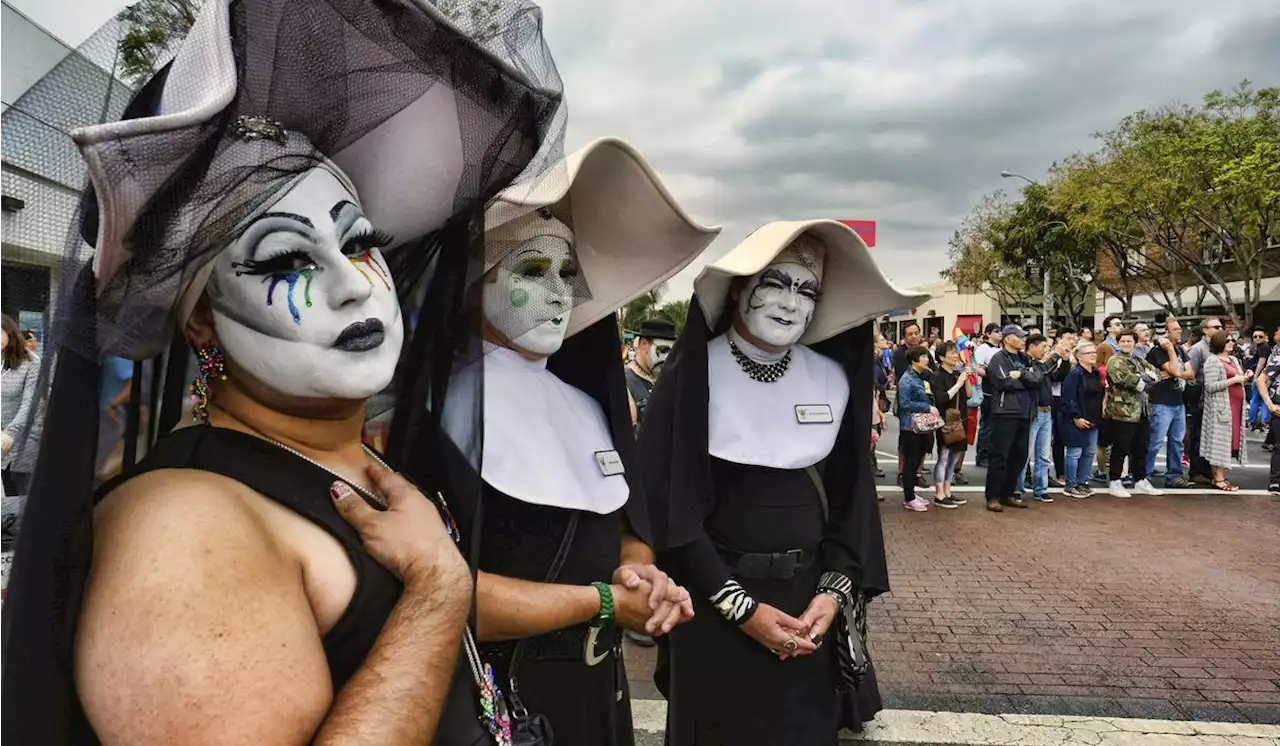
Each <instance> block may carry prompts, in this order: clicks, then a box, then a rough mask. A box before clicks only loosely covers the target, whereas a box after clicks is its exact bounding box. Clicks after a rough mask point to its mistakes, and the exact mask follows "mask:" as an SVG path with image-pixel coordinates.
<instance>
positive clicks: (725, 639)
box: [639, 220, 922, 746]
mask: <svg viewBox="0 0 1280 746" xmlns="http://www.w3.org/2000/svg"><path fill="white" fill-rule="evenodd" d="M920 300H922V299H921V298H919V297H913V296H909V295H905V294H903V293H902V292H900V291H898V290H897V289H895V288H894V287H893V286H892V285H891V284H890V283H889V282H888V281H887V280H886V279H885V277H884V275H883V274H881V272H880V270H879V269H878V268H877V267H876V265H875V262H874V261H873V260H872V258H871V255H870V253H869V252H868V250H867V247H866V245H865V244H864V243H863V242H862V239H861V238H859V237H858V235H857V234H856V233H854V232H853V231H852V230H850V229H849V228H848V227H846V226H844V225H843V224H841V223H838V222H835V221H831V220H809V221H800V222H775V223H769V224H767V225H764V226H763V227H761V228H759V229H757V230H756V231H755V232H754V233H752V234H751V235H750V236H748V237H747V238H746V239H745V240H743V242H742V243H740V244H739V245H738V246H737V247H735V248H734V249H733V250H732V251H730V252H729V253H728V254H726V255H725V256H724V257H723V258H721V259H719V260H718V261H716V262H714V263H712V264H711V265H709V266H708V267H707V268H706V269H705V270H704V271H703V272H702V274H701V275H700V276H699V277H698V279H697V281H696V282H695V284H694V301H693V302H692V303H691V304H690V313H689V320H688V323H687V324H686V326H685V329H684V332H683V333H682V334H681V336H680V339H679V340H678V341H677V342H676V345H675V348H674V350H673V351H672V354H671V355H670V357H669V358H668V359H667V362H666V364H665V366H664V367H663V373H662V376H661V378H659V379H658V384H657V386H656V387H655V388H654V391H653V394H652V396H651V397H650V400H649V408H648V411H647V413H646V419H645V424H644V427H643V428H641V431H640V442H639V449H640V467H641V481H642V482H643V483H644V485H645V495H646V497H647V498H648V502H649V517H650V521H651V526H652V531H653V536H654V541H655V549H656V550H657V552H658V564H659V566H661V567H662V568H663V569H664V570H666V571H667V572H669V573H671V576H672V577H673V578H675V579H676V580H678V581H679V582H681V583H684V584H686V585H687V587H688V588H689V589H690V591H691V592H692V594H693V601H694V609H695V616H694V619H693V620H692V621H691V622H690V623H689V624H686V625H683V626H681V627H679V628H678V629H676V630H674V631H673V632H672V633H671V634H670V635H669V639H668V641H667V648H668V657H667V660H666V661H665V662H664V664H663V665H662V667H661V668H662V670H660V672H659V674H658V675H657V676H658V679H659V681H658V683H659V686H660V688H663V689H664V690H665V691H666V693H667V697H668V701H669V707H668V710H667V744H668V746H690V745H692V744H712V743H713V744H731V743H750V744H753V746H783V745H784V744H788V745H789V744H805V746H820V745H821V744H831V745H833V746H834V744H835V743H836V740H837V732H838V730H839V728H840V727H842V726H844V727H851V728H854V729H859V728H860V727H861V724H862V723H863V722H864V721H866V720H869V719H871V718H872V717H873V716H874V715H875V713H876V712H877V711H878V710H879V709H880V706H881V705H880V696H879V693H878V691H877V689H876V683H875V674H874V671H873V670H872V668H871V666H870V661H869V659H868V657H867V654H866V643H865V639H866V638H865V635H866V627H865V624H866V622H865V618H864V614H865V604H866V601H867V600H868V599H870V598H872V597H874V596H876V595H878V594H880V593H884V592H886V591H887V590H888V589H889V582H888V577H887V570H886V567H885V556H884V543H883V537H882V535H881V530H880V514H879V510H878V508H877V504H876V495H875V482H874V477H873V473H872V472H873V470H872V466H871V463H870V459H869V454H870V445H869V439H870V432H871V431H870V428H868V427H867V422H868V421H869V420H870V418H871V412H870V411H869V407H870V406H871V405H872V396H871V390H872V366H873V365H874V364H875V363H874V360H873V358H872V356H871V355H870V354H868V353H869V351H870V350H871V348H872V340H873V337H874V329H873V326H874V323H873V320H874V319H875V318H876V317H878V316H879V315H880V314H882V313H885V312H887V311H890V310H893V309H898V308H909V307H911V306H914V305H917V304H918V302H919V301H920ZM851 394H852V395H851Z"/></svg>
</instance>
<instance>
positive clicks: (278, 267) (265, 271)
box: [231, 249, 316, 276]
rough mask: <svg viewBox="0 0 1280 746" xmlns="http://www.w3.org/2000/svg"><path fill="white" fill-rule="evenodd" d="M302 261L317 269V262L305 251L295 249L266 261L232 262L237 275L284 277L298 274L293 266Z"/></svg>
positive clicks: (247, 260)
mask: <svg viewBox="0 0 1280 746" xmlns="http://www.w3.org/2000/svg"><path fill="white" fill-rule="evenodd" d="M296 259H301V260H303V261H305V262H306V263H307V264H308V265H309V266H311V267H313V268H314V267H315V266H316V265H315V260H314V259H312V258H311V255H310V254H308V253H307V252H305V251H300V250H298V249H294V250H293V251H286V252H285V253H283V254H276V255H275V256H272V257H268V258H266V259H259V260H256V261H255V260H253V259H246V260H244V261H243V262H232V263H231V267H232V268H233V269H235V270H236V274H237V275H254V276H257V275H283V274H288V273H290V272H296V271H297V270H298V268H296V267H294V266H293V261H294V260H296Z"/></svg>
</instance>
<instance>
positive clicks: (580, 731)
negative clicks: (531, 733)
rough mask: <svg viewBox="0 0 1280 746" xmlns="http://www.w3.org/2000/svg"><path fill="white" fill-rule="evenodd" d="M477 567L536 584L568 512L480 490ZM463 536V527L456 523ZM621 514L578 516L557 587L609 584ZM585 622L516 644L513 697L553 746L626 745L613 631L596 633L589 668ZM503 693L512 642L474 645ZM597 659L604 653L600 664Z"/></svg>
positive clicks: (622, 677) (617, 638) (626, 699)
mask: <svg viewBox="0 0 1280 746" xmlns="http://www.w3.org/2000/svg"><path fill="white" fill-rule="evenodd" d="M483 504H484V515H483V519H482V523H481V545H480V569H482V570H484V571H485V572H490V573H494V574H496V575H503V576H506V577H511V578H519V579H521V580H531V581H534V582H542V581H543V580H544V579H545V578H546V574H547V571H548V570H549V569H550V567H551V563H552V561H553V560H554V558H555V555H556V552H557V551H558V549H559V548H560V543H561V541H562V539H563V538H564V535H565V530H566V528H567V527H568V525H569V519H570V517H571V516H572V515H573V512H574V511H570V510H566V509H564V508H553V507H546V506H542V505H532V504H530V503H525V502H521V501H519V500H516V499H514V498H512V497H509V496H507V495H505V494H502V493H500V492H498V491H497V490H494V489H492V488H491V487H489V486H488V485H485V496H484V503H483ZM460 528H461V530H462V534H463V536H467V535H468V533H469V530H468V527H466V526H460ZM621 532H622V517H621V515H620V513H618V512H615V513H611V514H609V515H599V514H596V513H588V512H583V511H579V512H578V526H577V528H576V530H575V532H574V538H573V541H572V544H571V545H570V549H569V553H568V555H567V557H566V559H565V563H564V566H563V567H562V568H561V570H560V572H559V574H558V575H557V577H556V580H555V582H556V583H563V584H568V585H588V584H590V583H592V582H594V581H603V582H606V583H607V582H609V581H610V578H611V577H612V574H613V571H614V569H615V568H616V567H617V565H618V556H619V552H620V548H621V545H622V533H621ZM588 634H589V625H587V624H579V625H575V626H573V627H569V628H568V629H561V630H556V631H554V632H550V633H547V634H544V635H538V636H537V637H531V638H528V639H526V640H525V641H524V642H523V646H522V653H521V659H520V662H519V664H518V666H517V669H516V672H515V674H516V675H515V678H516V681H517V683H518V685H519V688H520V692H519V694H520V699H521V700H522V701H523V702H524V705H525V707H526V708H527V709H528V710H529V712H531V713H537V714H539V715H542V716H544V717H546V718H547V720H548V721H550V723H551V727H552V729H553V732H554V736H555V744H556V746H631V744H633V743H634V738H633V735H632V724H631V699H630V695H629V693H628V690H627V686H626V682H627V675H626V670H625V668H624V666H623V661H622V655H621V650H622V647H621V635H620V634H618V632H617V630H616V628H613V627H609V628H605V629H603V630H601V632H600V633H599V634H598V636H597V639H596V640H595V641H594V645H593V648H594V650H593V652H592V655H591V656H590V657H591V659H592V660H593V661H596V662H595V664H594V665H589V664H588V662H587V660H588V656H587V653H586V643H587V637H588ZM479 647H480V655H481V657H482V658H483V659H484V660H485V661H486V662H487V663H489V664H490V665H492V666H493V669H494V673H495V674H496V675H497V677H498V681H499V682H500V683H501V685H502V688H503V690H504V691H506V690H507V688H508V681H509V678H510V677H509V674H510V664H511V659H512V654H513V652H514V650H515V647H516V641H514V640H510V641H503V642H486V643H481V644H480V646H479ZM600 656H604V657H603V658H602V659H601V658H600Z"/></svg>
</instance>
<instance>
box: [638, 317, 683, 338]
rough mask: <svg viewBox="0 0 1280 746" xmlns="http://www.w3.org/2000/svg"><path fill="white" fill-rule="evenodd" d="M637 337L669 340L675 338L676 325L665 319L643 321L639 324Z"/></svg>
mask: <svg viewBox="0 0 1280 746" xmlns="http://www.w3.org/2000/svg"><path fill="white" fill-rule="evenodd" d="M637 336H639V337H641V338H643V339H671V340H674V339H675V338H676V325H675V324H673V323H671V322H670V321H667V320H666V319H645V320H644V321H641V322H640V332H639V334H637Z"/></svg>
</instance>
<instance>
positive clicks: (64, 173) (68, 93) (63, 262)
mask: <svg viewBox="0 0 1280 746" xmlns="http://www.w3.org/2000/svg"><path fill="white" fill-rule="evenodd" d="M0 13H2V14H3V16H2V17H0V33H2V34H3V38H2V39H0V42H2V43H0V56H2V59H0V97H2V98H3V112H2V113H0V163H2V167H0V191H2V192H3V204H2V207H3V212H0V241H2V243H0V265H2V268H0V280H2V281H3V288H2V289H0V305H2V306H3V311H4V313H6V314H8V315H9V316H10V317H12V318H13V319H14V320H16V321H17V322H18V325H19V326H20V327H22V328H23V329H29V330H31V331H33V332H34V333H35V334H36V335H37V337H38V338H39V339H40V340H41V342H42V343H43V340H44V338H45V335H46V334H47V331H48V325H49V317H50V315H51V312H52V309H53V308H54V307H55V306H56V303H57V299H58V288H59V286H60V283H61V280H62V277H63V273H64V271H65V270H66V269H67V268H68V263H67V260H68V259H71V260H73V263H80V262H83V261H87V260H88V258H89V257H90V256H91V250H90V248H89V246H88V245H87V244H86V243H84V242H83V241H82V240H81V239H80V237H79V232H78V226H75V225H73V224H74V223H76V222H78V221H77V219H76V215H77V208H78V206H79V201H80V194H81V191H82V190H83V189H84V186H85V183H86V176H85V169H84V162H83V161H82V159H81V158H80V154H79V152H78V151H77V150H76V147H75V145H74V143H72V141H71V138H70V136H69V133H70V132H71V130H72V129H74V128H75V127H79V126H83V125H86V124H93V123H95V122H100V121H104V120H107V119H111V118H119V116H120V115H121V114H122V113H123V111H124V106H125V104H126V103H127V102H128V100H129V98H130V97H131V96H132V93H133V92H132V90H131V89H130V88H129V87H128V86H126V85H125V84H124V83H122V82H120V81H119V80H117V79H116V78H114V77H113V75H112V72H111V71H112V70H113V68H114V65H115V59H116V47H117V43H116V42H117V40H118V31H119V30H118V28H115V27H110V28H107V29H104V30H103V31H100V32H99V33H97V34H95V35H94V36H93V37H91V38H90V39H89V40H88V41H86V42H85V44H84V45H82V46H81V47H80V48H79V49H76V50H73V49H71V48H70V47H69V46H67V45H66V44H64V43H63V42H62V41H61V40H59V39H58V38H57V37H55V36H54V35H53V34H51V33H49V32H48V31H46V30H45V29H44V28H42V27H41V26H40V25H38V24H36V23H35V22H34V21H32V20H30V19H29V18H27V17H26V16H25V15H23V14H22V13H21V12H20V11H18V10H17V9H16V8H14V7H13V6H11V5H9V4H8V3H7V2H5V3H3V4H2V7H0Z"/></svg>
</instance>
